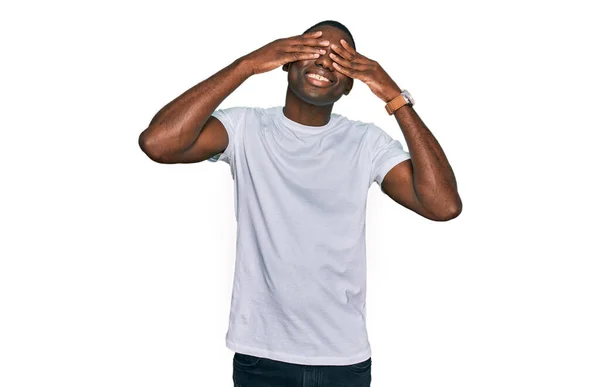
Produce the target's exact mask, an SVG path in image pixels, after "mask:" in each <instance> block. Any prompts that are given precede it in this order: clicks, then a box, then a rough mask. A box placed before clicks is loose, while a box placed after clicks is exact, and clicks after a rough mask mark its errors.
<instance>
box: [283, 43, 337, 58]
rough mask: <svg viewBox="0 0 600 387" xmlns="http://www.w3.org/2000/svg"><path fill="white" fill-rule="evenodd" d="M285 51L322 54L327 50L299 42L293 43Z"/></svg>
mask: <svg viewBox="0 0 600 387" xmlns="http://www.w3.org/2000/svg"><path fill="white" fill-rule="evenodd" d="M285 51H286V52H308V53H312V54H321V55H324V54H326V53H327V51H326V50H324V49H322V48H319V47H311V46H304V45H301V44H293V45H291V46H289V47H287V48H286V50H285Z"/></svg>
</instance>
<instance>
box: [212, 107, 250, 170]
mask: <svg viewBox="0 0 600 387" xmlns="http://www.w3.org/2000/svg"><path fill="white" fill-rule="evenodd" d="M247 111H248V108H246V107H230V108H227V109H219V110H215V111H214V112H213V114H212V116H213V117H215V118H217V119H218V120H219V121H221V123H222V124H223V126H224V127H225V130H227V135H228V136H229V142H228V143H227V148H226V149H225V151H224V152H222V153H218V154H216V155H214V156H212V157H211V158H209V159H208V161H211V162H217V161H224V162H226V163H227V164H230V165H231V164H232V163H233V160H234V159H235V143H236V136H237V135H238V132H239V128H240V127H241V126H242V125H243V123H244V121H245V117H246V114H247Z"/></svg>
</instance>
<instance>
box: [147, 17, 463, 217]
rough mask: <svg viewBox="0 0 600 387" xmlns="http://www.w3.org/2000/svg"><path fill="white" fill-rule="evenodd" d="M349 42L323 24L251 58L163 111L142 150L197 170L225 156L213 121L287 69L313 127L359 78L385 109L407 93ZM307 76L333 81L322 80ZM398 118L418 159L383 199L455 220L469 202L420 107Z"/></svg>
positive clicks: (298, 113)
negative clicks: (265, 77) (246, 88)
mask: <svg viewBox="0 0 600 387" xmlns="http://www.w3.org/2000/svg"><path fill="white" fill-rule="evenodd" d="M349 40H350V37H349V36H348V35H347V34H346V33H345V32H344V31H342V30H339V29H338V28H336V27H331V26H327V25H322V26H319V27H317V28H315V30H314V31H309V32H308V33H306V34H302V35H298V36H293V37H289V38H284V39H277V40H275V41H273V42H270V43H268V44H266V45H264V46H262V47H260V48H259V49H257V50H255V51H253V52H251V53H249V54H247V55H244V56H243V57H241V58H239V59H237V60H235V61H234V62H233V63H231V64H230V65H229V66H227V67H225V68H223V69H222V70H220V71H219V72H217V73H215V74H214V75H212V76H211V77H209V78H207V79H205V80H204V81H202V82H200V83H199V84H197V85H195V86H194V87H192V88H190V89H189V90H187V91H186V92H185V93H183V94H182V95H180V96H179V97H177V98H176V99H174V100H173V101H171V102H170V103H169V104H167V105H166V106H164V107H163V108H162V109H161V110H160V111H159V112H158V113H157V114H156V115H155V116H154V117H153V119H152V121H151V122H150V125H149V126H148V128H147V129H145V130H144V131H143V132H142V133H141V134H140V136H139V141H138V142H139V145H140V147H141V149H142V150H143V151H144V153H145V154H146V155H147V156H148V157H149V158H151V159H152V160H154V161H156V162H159V163H165V164H174V163H195V162H200V161H203V160H206V159H208V158H209V157H211V156H213V155H215V154H217V153H222V152H223V151H224V150H225V148H226V147H227V144H228V141H229V139H228V135H227V131H226V130H225V128H224V126H223V124H222V123H221V122H220V121H219V120H218V119H216V118H214V117H212V116H211V114H212V113H213V112H214V111H215V109H216V108H217V107H218V106H219V104H220V103H221V102H222V101H223V100H224V99H225V98H226V97H227V96H229V95H230V94H231V93H232V92H233V91H234V90H235V89H236V88H237V87H238V86H240V85H241V84H242V83H243V82H244V81H245V80H246V79H248V78H249V77H250V76H253V75H256V74H260V73H264V72H267V71H271V70H274V69H276V68H280V67H282V66H283V70H284V71H287V72H288V88H287V92H286V100H285V107H284V114H285V116H286V117H288V118H289V119H291V120H293V121H296V122H298V123H300V124H303V125H307V126H315V127H318V126H323V125H325V124H327V123H328V122H329V119H330V117H331V111H332V109H333V104H334V103H335V102H336V101H338V100H339V99H340V98H341V97H342V96H343V95H348V94H349V93H350V90H351V89H352V86H353V84H354V80H355V79H358V80H359V81H362V82H364V83H365V84H366V85H367V86H368V87H369V89H370V90H371V91H372V92H373V93H374V94H375V95H376V96H377V97H378V98H379V99H381V101H382V102H383V104H385V103H387V102H389V101H390V100H392V99H393V98H395V97H397V96H398V95H400V91H401V89H400V87H399V86H398V85H397V84H396V82H394V80H392V78H391V77H390V76H389V75H388V74H387V73H386V72H385V71H384V70H383V68H382V67H381V65H380V64H379V63H377V62H376V61H373V60H371V59H369V58H367V57H366V56H364V55H362V54H359V53H358V52H357V51H356V50H355V49H354V48H353V47H352V46H351V45H350V44H348V43H347V41H349ZM308 73H313V74H318V75H320V76H323V77H325V78H327V79H328V80H316V79H314V78H311V77H309V76H307V74H308ZM382 109H383V106H382ZM394 117H395V118H396V121H397V123H398V125H399V126H400V129H401V130H402V133H403V134H404V138H405V139H406V143H407V145H408V148H409V151H410V154H411V158H410V159H408V160H405V161H403V162H401V163H399V164H398V165H396V166H394V167H393V168H392V169H391V170H390V171H389V172H388V173H387V175H386V176H385V178H384V179H383V182H382V184H381V188H382V190H383V192H385V193H386V195H388V196H389V197H390V198H392V199H393V200H394V201H395V202H397V203H399V204H401V205H402V206H404V207H406V208H408V209H410V210H412V211H414V212H416V213H417V214H419V215H421V216H424V217H426V218H428V219H432V220H436V221H446V220H450V219H452V218H455V217H456V216H458V215H459V214H460V212H461V210H462V202H461V199H460V196H459V195H458V191H457V187H456V179H455V177H454V173H453V171H452V168H451V167H450V164H449V163H448V160H447V158H446V156H445V154H444V152H443V150H442V148H441V147H440V144H439V143H438V142H437V140H436V139H435V137H434V136H433V134H432V133H431V131H430V130H429V129H428V128H427V127H426V126H425V124H424V123H423V121H422V120H421V118H420V117H419V116H418V115H417V113H416V112H415V110H414V108H413V107H411V106H408V105H405V106H403V107H401V108H399V109H398V110H396V111H395V113H394ZM315 130H318V128H315Z"/></svg>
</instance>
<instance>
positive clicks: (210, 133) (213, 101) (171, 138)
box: [139, 58, 252, 163]
mask: <svg viewBox="0 0 600 387" xmlns="http://www.w3.org/2000/svg"><path fill="white" fill-rule="evenodd" d="M251 75H252V68H251V65H250V63H249V62H248V61H247V60H246V59H245V58H240V59H237V60H236V61H235V62H233V63H231V64H230V65H229V66H227V67H225V68H224V69H222V70H220V71H219V72H217V73H216V74H214V75H213V76H211V77H210V78H207V79H206V80H204V81H202V82H200V83H199V84H197V85H196V86H194V87H192V88H191V89H189V90H187V91H186V92H185V93H183V94H181V95H180V96H179V97H177V98H176V99H174V100H173V101H171V102H170V103H169V104H168V105H166V106H165V107H163V108H162V109H161V110H160V111H159V112H158V113H156V115H155V116H154V118H153V119H152V121H151V122H150V125H149V126H148V128H147V129H146V130H144V131H143V132H142V133H141V134H140V137H139V145H140V147H141V148H142V150H143V151H144V153H146V155H148V157H150V158H151V159H152V160H154V161H156V162H159V163H178V162H194V161H202V159H204V160H206V159H207V158H209V157H211V156H213V155H215V154H217V153H219V152H220V151H223V150H224V149H225V148H226V147H227V144H228V138H227V132H226V131H225V128H224V127H223V125H222V124H221V123H220V122H219V121H218V120H217V119H214V118H213V119H212V120H210V125H207V128H206V129H207V130H206V132H205V133H203V134H202V137H203V138H204V137H206V138H205V140H206V141H203V142H202V144H203V145H205V146H204V147H203V149H197V152H195V154H194V155H186V150H188V149H189V148H191V147H192V146H193V145H194V143H195V142H196V140H197V139H198V138H199V134H200V132H201V131H202V130H203V128H204V126H205V124H206V123H207V121H209V118H210V117H211V114H212V113H213V112H214V111H215V109H216V108H217V106H219V104H221V102H223V100H224V99H225V98H227V97H228V96H229V95H230V94H231V93H232V92H233V91H234V90H235V89H237V88H238V87H239V86H240V85H241V84H242V83H243V82H244V81H245V80H246V79H248V78H249V77H250V76H251ZM198 153H199V154H198ZM210 153H212V154H210ZM188 156H189V157H188Z"/></svg>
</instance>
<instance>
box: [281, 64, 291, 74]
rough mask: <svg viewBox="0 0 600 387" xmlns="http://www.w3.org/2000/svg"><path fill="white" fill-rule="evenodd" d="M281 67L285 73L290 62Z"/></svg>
mask: <svg viewBox="0 0 600 387" xmlns="http://www.w3.org/2000/svg"><path fill="white" fill-rule="evenodd" d="M281 69H282V70H283V71H285V72H286V73H287V72H288V70H289V69H290V64H289V63H286V64H284V65H283V67H282V68H281Z"/></svg>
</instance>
